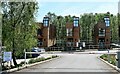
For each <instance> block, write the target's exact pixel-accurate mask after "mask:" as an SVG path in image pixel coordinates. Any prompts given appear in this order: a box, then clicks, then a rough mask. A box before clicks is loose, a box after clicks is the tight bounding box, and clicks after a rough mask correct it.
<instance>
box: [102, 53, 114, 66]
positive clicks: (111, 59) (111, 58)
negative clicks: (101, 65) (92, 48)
mask: <svg viewBox="0 0 120 74" xmlns="http://www.w3.org/2000/svg"><path fill="white" fill-rule="evenodd" d="M100 58H101V59H103V60H105V61H109V63H110V64H113V65H115V66H116V58H115V55H113V54H110V55H109V58H110V60H109V59H108V54H103V55H102V56H100Z"/></svg>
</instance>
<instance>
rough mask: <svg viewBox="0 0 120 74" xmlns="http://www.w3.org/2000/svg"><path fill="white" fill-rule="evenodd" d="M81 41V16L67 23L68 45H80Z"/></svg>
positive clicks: (74, 46)
mask: <svg viewBox="0 0 120 74" xmlns="http://www.w3.org/2000/svg"><path fill="white" fill-rule="evenodd" d="M79 42H80V25H79V17H74V18H73V22H72V23H69V22H67V23H66V47H69V48H71V47H73V48H77V47H79Z"/></svg>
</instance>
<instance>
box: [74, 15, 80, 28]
mask: <svg viewBox="0 0 120 74" xmlns="http://www.w3.org/2000/svg"><path fill="white" fill-rule="evenodd" d="M73 23H74V27H78V25H79V17H74V22H73Z"/></svg>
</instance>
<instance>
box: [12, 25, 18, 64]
mask: <svg viewBox="0 0 120 74" xmlns="http://www.w3.org/2000/svg"><path fill="white" fill-rule="evenodd" d="M14 36H15V27H13V41H12V43H13V44H12V48H13V49H12V50H13V51H12V58H13V63H14V65H15V66H17V62H16V58H15V40H14V38H15V37H14Z"/></svg>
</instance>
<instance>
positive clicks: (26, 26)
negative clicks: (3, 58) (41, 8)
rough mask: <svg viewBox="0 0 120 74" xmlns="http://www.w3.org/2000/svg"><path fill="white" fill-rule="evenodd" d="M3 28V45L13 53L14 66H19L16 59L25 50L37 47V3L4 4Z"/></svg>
mask: <svg viewBox="0 0 120 74" xmlns="http://www.w3.org/2000/svg"><path fill="white" fill-rule="evenodd" d="M2 10H3V19H2V22H3V26H2V39H3V40H2V44H3V45H4V46H6V47H7V50H6V51H12V58H13V62H14V65H15V66H17V62H16V57H17V55H18V54H19V53H21V52H22V53H23V51H24V49H27V48H30V47H32V46H34V45H35V43H36V39H35V38H33V37H34V35H35V34H36V33H35V24H34V22H35V19H34V16H35V12H36V10H37V3H35V2H27V3H25V2H2Z"/></svg>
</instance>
